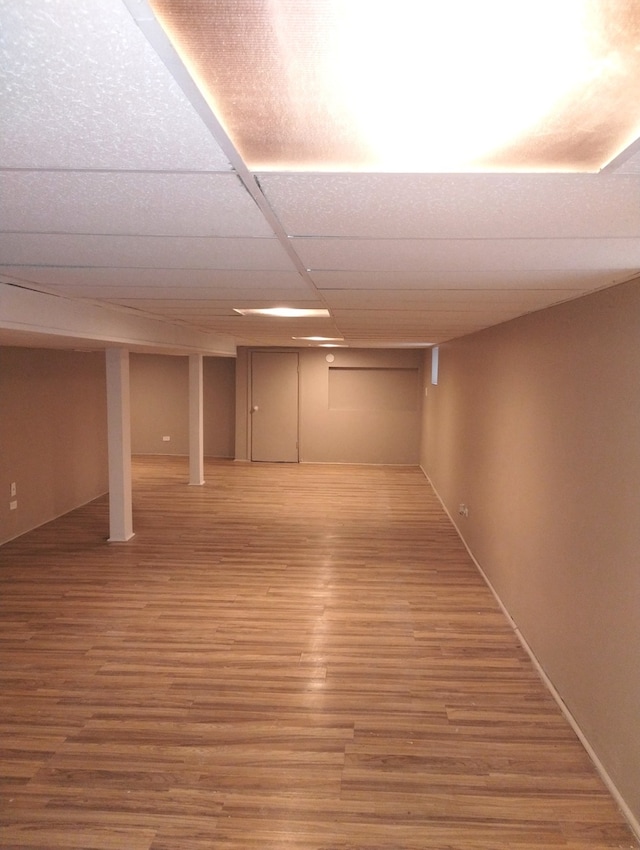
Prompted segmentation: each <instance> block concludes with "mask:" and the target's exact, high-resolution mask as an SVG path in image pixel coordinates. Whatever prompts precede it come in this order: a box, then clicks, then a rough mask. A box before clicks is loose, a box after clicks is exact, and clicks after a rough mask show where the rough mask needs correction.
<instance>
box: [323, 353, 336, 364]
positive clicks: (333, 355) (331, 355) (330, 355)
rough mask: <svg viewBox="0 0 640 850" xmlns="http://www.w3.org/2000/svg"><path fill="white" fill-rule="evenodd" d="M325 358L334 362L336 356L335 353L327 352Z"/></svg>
mask: <svg viewBox="0 0 640 850" xmlns="http://www.w3.org/2000/svg"><path fill="white" fill-rule="evenodd" d="M324 359H325V360H326V361H327V363H333V361H334V360H335V359H336V356H335V354H327V356H326V357H325V358H324Z"/></svg>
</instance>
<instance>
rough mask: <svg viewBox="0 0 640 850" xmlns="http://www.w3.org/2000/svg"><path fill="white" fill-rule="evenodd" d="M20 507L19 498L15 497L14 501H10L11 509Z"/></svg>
mask: <svg viewBox="0 0 640 850" xmlns="http://www.w3.org/2000/svg"><path fill="white" fill-rule="evenodd" d="M17 507H18V500H17V499H15V500H14V501H13V502H9V510H10V511H15V510H16V509H17Z"/></svg>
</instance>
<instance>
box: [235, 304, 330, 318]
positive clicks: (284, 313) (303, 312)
mask: <svg viewBox="0 0 640 850" xmlns="http://www.w3.org/2000/svg"><path fill="white" fill-rule="evenodd" d="M233 312H234V313H239V314H240V315H241V316H276V317H278V318H282V319H304V318H315V319H317V318H323V317H324V318H326V317H328V316H330V313H329V311H328V310H325V309H316V308H299V307H257V308H251V309H249V308H247V309H244V308H240V307H234V308H233Z"/></svg>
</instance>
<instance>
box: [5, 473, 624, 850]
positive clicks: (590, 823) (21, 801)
mask: <svg viewBox="0 0 640 850" xmlns="http://www.w3.org/2000/svg"><path fill="white" fill-rule="evenodd" d="M186 475H187V462H186V460H185V459H181V458H168V459H162V458H148V459H136V462H135V486H134V523H135V530H136V537H135V538H134V539H133V540H132V541H131V542H130V543H127V544H107V543H106V542H105V538H106V536H107V532H108V528H107V522H108V518H107V500H106V499H99V500H98V501H96V502H93V503H92V504H90V505H87V506H86V507H84V508H81V509H79V510H77V511H74V512H73V513H71V514H69V515H67V516H65V517H62V518H61V519H58V520H56V521H55V522H52V523H49V524H48V525H46V526H44V527H42V528H40V529H38V530H36V531H33V532H31V533H29V534H27V535H24V536H23V537H22V538H20V539H18V540H15V541H13V542H11V543H9V544H7V545H5V546H4V547H2V548H1V549H0V563H1V567H0V592H1V602H0V606H1V607H0V614H1V616H0V639H1V641H0V643H1V652H2V659H1V662H2V663H1V667H0V687H1V692H0V709H1V714H0V733H1V737H2V744H1V748H2V751H1V765H0V793H1V815H0V824H1V825H0V846H1V847H2V848H5V849H6V848H32V850H33V848H40V850H55V848H65V850H67V848H74V850H205V848H206V850H210V848H215V850H258V848H260V850H272V848H273V850H276V848H277V849H278V850H321V848H322V850H348V848H358V850H383V848H384V850H392V848H393V850H404V849H405V848H406V850H436V849H437V850H448V849H450V850H506V849H507V848H509V850H533V849H534V848H536V850H540V848H545V849H546V850H560V848H568V850H604V848H621V847H624V848H629V847H636V846H637V845H636V843H635V842H634V840H633V837H632V834H631V832H630V830H629V829H628V827H627V826H626V825H625V822H624V821H623V819H622V817H621V815H620V814H619V812H618V810H617V808H616V805H615V804H614V802H613V800H612V799H611V797H610V796H609V794H608V792H607V791H606V789H605V787H604V786H603V784H602V782H601V780H600V779H599V778H598V776H597V775H596V772H595V770H594V768H593V766H592V765H591V762H590V760H589V758H588V757H587V755H586V753H585V752H584V750H583V748H582V746H581V745H580V743H579V742H578V740H577V739H576V737H575V735H574V733H573V732H572V730H571V729H570V727H569V726H568V725H567V723H566V721H565V720H564V718H563V717H562V715H561V713H560V711H559V710H558V708H557V707H556V705H555V703H554V702H553V700H552V698H551V697H550V695H549V694H548V693H547V691H546V690H545V688H544V686H543V685H542V683H541V682H540V680H539V678H538V676H537V674H536V672H535V671H534V669H533V667H532V665H531V663H530V661H529V660H528V658H527V656H526V654H525V652H524V651H523V650H522V648H521V647H520V645H519V644H518V642H517V640H516V638H515V636H514V634H513V632H512V631H511V629H510V627H509V625H508V624H507V622H506V620H505V618H504V617H503V615H502V614H501V612H500V610H499V608H498V606H497V604H496V602H495V601H494V599H493V597H492V596H491V594H490V592H489V590H488V589H487V588H486V587H485V585H484V584H483V582H482V580H481V578H480V577H479V575H478V573H477V571H476V570H475V568H474V567H473V565H472V564H471V562H470V560H469V557H468V556H467V554H466V552H465V550H464V549H463V547H462V545H461V543H460V542H459V540H458V538H457V536H456V533H455V531H454V529H453V528H452V526H451V524H450V523H449V521H448V519H447V518H446V516H445V515H444V513H443V512H442V509H441V508H440V506H439V503H438V502H437V500H436V498H435V497H434V495H433V493H432V492H431V490H430V488H429V485H428V483H427V481H426V480H425V478H424V477H423V475H422V473H421V472H420V471H419V470H418V469H416V468H385V467H351V466H315V465H313V466H310V465H272V464H265V465H251V464H238V463H233V462H208V463H207V466H206V479H207V483H206V485H205V486H204V487H189V486H187V485H186V484H185V479H186Z"/></svg>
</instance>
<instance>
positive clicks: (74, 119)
mask: <svg viewBox="0 0 640 850" xmlns="http://www.w3.org/2000/svg"><path fill="white" fill-rule="evenodd" d="M2 30H3V33H2V35H3V39H4V41H5V44H7V45H11V49H10V50H8V49H7V50H6V51H5V52H4V53H3V59H2V80H1V81H0V102H1V103H2V113H3V115H4V116H5V117H4V119H3V121H2V124H3V127H2V134H0V165H1V166H3V167H13V168H119V169H139V168H144V169H162V170H165V169H193V170H205V171H229V170H230V168H231V166H230V165H229V162H228V160H227V158H226V156H225V155H224V154H223V152H222V150H221V149H220V147H219V145H218V144H217V142H216V141H214V139H213V137H212V136H211V134H210V132H209V131H208V130H207V128H206V127H205V125H204V123H203V122H202V120H201V119H200V117H199V116H198V115H197V113H196V112H195V111H194V109H193V107H192V106H191V105H190V104H189V102H188V101H187V99H186V98H185V96H184V95H183V93H182V92H181V90H180V89H179V87H178V85H177V83H176V82H175V80H174V79H173V78H172V77H171V75H170V74H169V72H168V71H167V69H166V68H165V66H164V64H163V63H162V61H161V59H160V57H159V56H158V54H157V53H155V51H154V50H153V49H152V47H151V46H150V44H149V43H148V41H147V40H146V39H145V37H144V36H143V34H142V32H140V30H139V29H138V27H137V26H136V24H135V22H134V20H133V18H132V17H131V15H130V14H129V12H128V11H127V9H126V8H125V6H124V4H123V3H121V2H113V0H91V2H90V3H78V2H77V0H48V2H43V0H19V2H10V3H4V4H3V9H2ZM9 116H10V120H8V118H9Z"/></svg>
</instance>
